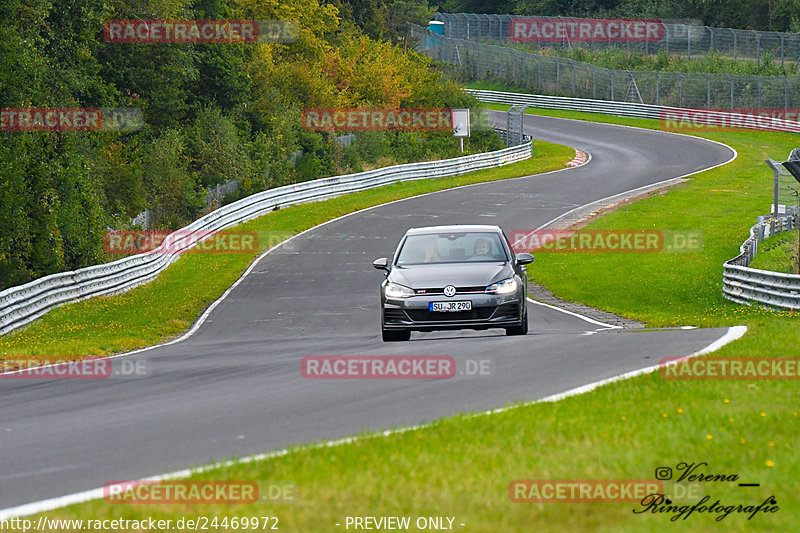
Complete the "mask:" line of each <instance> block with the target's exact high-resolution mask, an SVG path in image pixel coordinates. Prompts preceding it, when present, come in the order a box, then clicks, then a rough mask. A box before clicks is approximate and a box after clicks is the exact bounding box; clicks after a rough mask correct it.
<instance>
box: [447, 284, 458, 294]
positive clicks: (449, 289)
mask: <svg viewBox="0 0 800 533" xmlns="http://www.w3.org/2000/svg"><path fill="white" fill-rule="evenodd" d="M444 295H445V296H455V295H456V288H455V287H453V286H452V285H448V286H447V287H445V288H444Z"/></svg>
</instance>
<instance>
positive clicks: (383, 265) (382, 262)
mask: <svg viewBox="0 0 800 533" xmlns="http://www.w3.org/2000/svg"><path fill="white" fill-rule="evenodd" d="M372 266H374V267H375V268H377V269H378V270H386V271H387V272H388V271H389V260H388V259H386V258H385V257H381V258H380V259H376V260H375V261H373V262H372Z"/></svg>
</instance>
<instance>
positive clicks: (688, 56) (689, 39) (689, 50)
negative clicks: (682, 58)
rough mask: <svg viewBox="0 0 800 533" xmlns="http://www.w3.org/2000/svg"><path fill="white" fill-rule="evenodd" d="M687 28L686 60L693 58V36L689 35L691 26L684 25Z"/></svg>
mask: <svg viewBox="0 0 800 533" xmlns="http://www.w3.org/2000/svg"><path fill="white" fill-rule="evenodd" d="M683 26H684V27H685V28H686V59H691V58H692V36H691V35H689V26H688V25H687V24H684V25H683Z"/></svg>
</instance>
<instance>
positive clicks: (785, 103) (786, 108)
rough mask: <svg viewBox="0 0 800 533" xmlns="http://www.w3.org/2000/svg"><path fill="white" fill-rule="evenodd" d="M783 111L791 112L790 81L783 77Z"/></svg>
mask: <svg viewBox="0 0 800 533" xmlns="http://www.w3.org/2000/svg"><path fill="white" fill-rule="evenodd" d="M783 111H784V113H785V112H787V111H789V81H788V80H787V79H786V75H784V76H783Z"/></svg>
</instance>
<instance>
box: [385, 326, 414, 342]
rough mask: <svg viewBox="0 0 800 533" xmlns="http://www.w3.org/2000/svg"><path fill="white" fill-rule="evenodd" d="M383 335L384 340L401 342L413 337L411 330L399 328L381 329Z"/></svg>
mask: <svg viewBox="0 0 800 533" xmlns="http://www.w3.org/2000/svg"><path fill="white" fill-rule="evenodd" d="M381 337H383V342H400V341H407V340H409V339H410V338H411V332H410V331H408V330H407V329H406V330H403V329H401V330H398V331H391V330H385V329H382V330H381Z"/></svg>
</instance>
